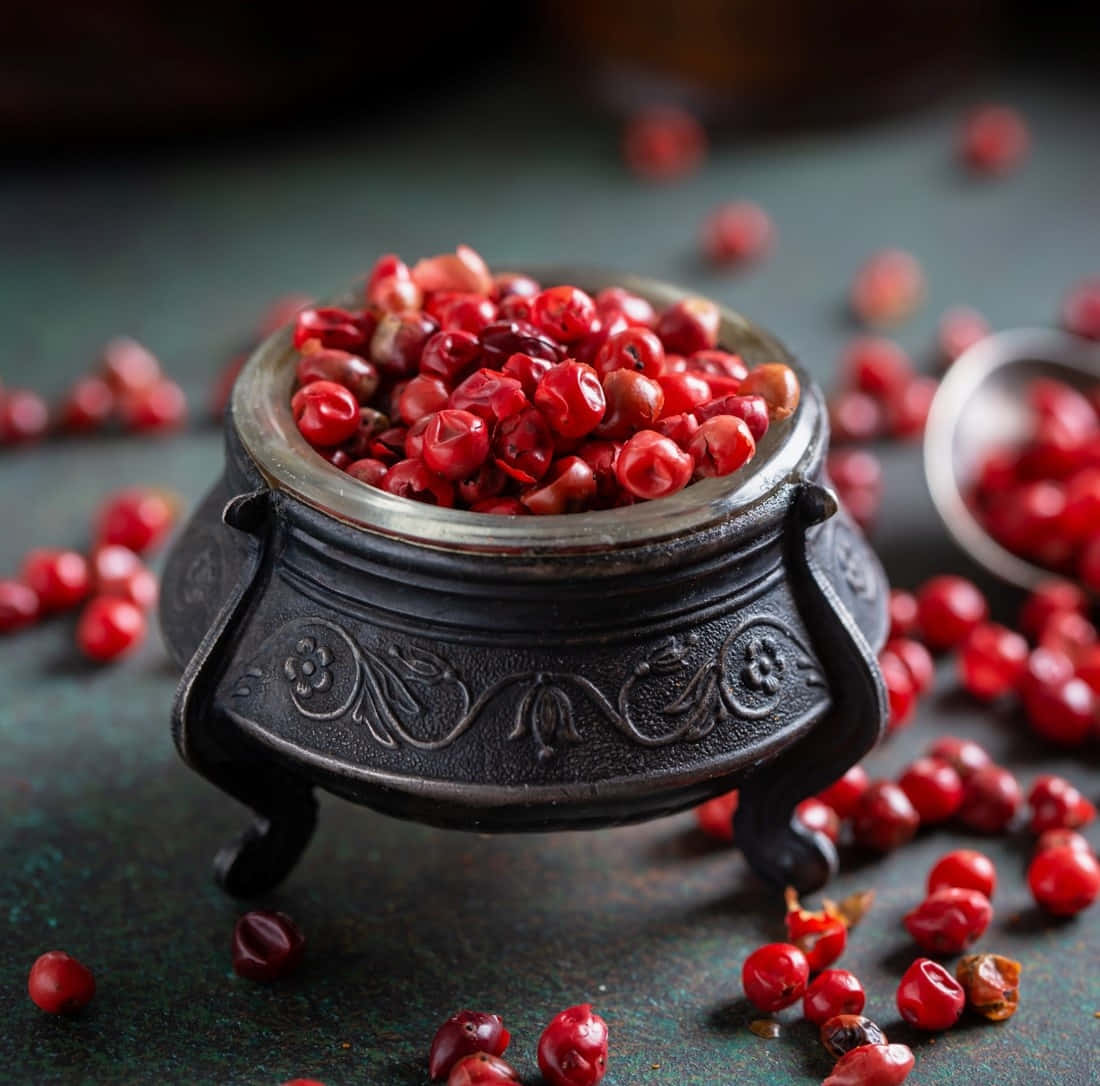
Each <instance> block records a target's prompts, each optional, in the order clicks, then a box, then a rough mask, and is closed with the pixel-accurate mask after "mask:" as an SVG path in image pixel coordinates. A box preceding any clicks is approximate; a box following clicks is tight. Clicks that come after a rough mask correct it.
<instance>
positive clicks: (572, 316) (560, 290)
mask: <svg viewBox="0 0 1100 1086" xmlns="http://www.w3.org/2000/svg"><path fill="white" fill-rule="evenodd" d="M595 320H596V303H595V302H594V301H593V300H592V298H591V297H589V295H588V294H586V293H585V292H584V291H583V290H581V289H580V287H574V286H568V285H562V286H557V287H549V288H547V289H546V290H543V291H540V292H539V293H538V294H536V295H535V297H534V298H533V299H532V300H531V323H532V324H533V325H534V326H535V327H536V328H538V329H539V330H540V331H542V332H545V333H546V334H547V335H549V336H553V337H554V339H556V340H557V341H558V342H559V343H575V342H576V341H577V340H578V339H581V338H583V337H584V336H586V335H588V333H589V332H591V331H592V326H593V323H594V322H595Z"/></svg>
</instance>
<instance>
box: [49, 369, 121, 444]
mask: <svg viewBox="0 0 1100 1086" xmlns="http://www.w3.org/2000/svg"><path fill="white" fill-rule="evenodd" d="M114 410H115V394H114V390H113V389H112V388H111V386H110V385H109V384H108V383H107V382H106V381H105V380H104V379H103V378H102V377H97V376H95V375H92V376H90V377H81V378H79V379H78V380H77V381H75V382H74V383H73V385H72V387H71V388H70V389H69V391H68V392H67V393H66V395H65V399H64V401H63V402H62V404H61V410H60V412H59V413H58V414H59V422H60V423H61V426H62V428H63V429H65V430H67V431H68V432H69V433H71V434H86V433H91V432H93V431H95V430H99V429H102V428H103V427H104V426H105V425H106V424H107V422H108V420H109V419H110V418H111V416H112V415H113V414H114Z"/></svg>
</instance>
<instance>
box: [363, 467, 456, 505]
mask: <svg viewBox="0 0 1100 1086" xmlns="http://www.w3.org/2000/svg"><path fill="white" fill-rule="evenodd" d="M378 487H379V489H380V490H385V491H387V492H388V493H390V494H396V495H397V496H398V497H399V498H408V499H409V500H410V501H414V502H422V503H423V504H425V505H438V506H441V507H443V508H446V509H450V508H451V507H452V506H453V505H454V502H455V496H454V487H453V486H452V485H451V484H450V483H449V482H448V481H447V480H446V479H443V478H441V477H440V476H439V475H436V473H435V472H434V471H432V470H431V469H430V468H429V467H428V466H427V464H425V463H424V461H423V460H418V459H413V458H406V459H404V460H399V461H398V462H397V463H396V464H394V465H393V467H391V468H390V469H389V471H387V472H386V474H385V475H383V476H382V479H381V481H380V482H379V483H378Z"/></svg>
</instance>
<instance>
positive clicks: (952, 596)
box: [917, 574, 989, 649]
mask: <svg viewBox="0 0 1100 1086" xmlns="http://www.w3.org/2000/svg"><path fill="white" fill-rule="evenodd" d="M917 613H918V619H919V622H920V629H921V633H922V634H923V636H924V640H925V641H926V642H927V643H928V645H929V647H930V648H933V649H951V648H954V647H955V646H956V645H959V644H961V643H962V641H963V640H964V639H965V638H966V635H967V634H969V633H970V631H971V630H973V629H974V627H975V626H978V625H980V624H981V623H982V622H984V621H985V620H986V618H987V617H988V615H989V605H988V604H987V603H986V601H985V597H984V596H983V595H982V594H981V592H980V591H978V589H977V588H976V587H975V586H974V585H973V584H972V583H971V582H970V581H968V580H966V579H965V578H964V577H956V576H953V575H950V574H945V575H942V576H939V577H933V578H932V579H931V580H929V581H926V582H925V583H924V584H923V585H922V586H921V588H920V591H919V592H918V593H917Z"/></svg>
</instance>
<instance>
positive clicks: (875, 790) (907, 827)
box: [852, 781, 920, 852]
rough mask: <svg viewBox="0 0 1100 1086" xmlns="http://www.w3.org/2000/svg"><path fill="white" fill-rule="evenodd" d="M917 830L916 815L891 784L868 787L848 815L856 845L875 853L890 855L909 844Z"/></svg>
mask: <svg viewBox="0 0 1100 1086" xmlns="http://www.w3.org/2000/svg"><path fill="white" fill-rule="evenodd" d="M919 826H920V815H919V814H917V811H916V809H915V808H914V807H913V804H912V803H910V802H909V797H908V796H907V795H906V794H905V793H904V792H903V791H902V790H901V789H900V788H899V787H898V786H897V785H896V784H894V783H893V782H892V781H875V782H874V783H873V784H870V785H869V786H868V787H867V790H866V791H865V792H864V793H863V795H862V796H860V798H859V803H858V805H857V806H856V809H855V812H854V814H853V815H852V833H853V835H854V837H855V840H856V844H858V845H862V846H863V847H864V848H871V849H875V850H876V851H877V852H890V851H891V850H893V849H895V848H899V847H900V846H901V845H904V844H906V843H907V842H908V841H911V840H912V839H913V836H914V835H915V834H916V832H917V828H918V827H919Z"/></svg>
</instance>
